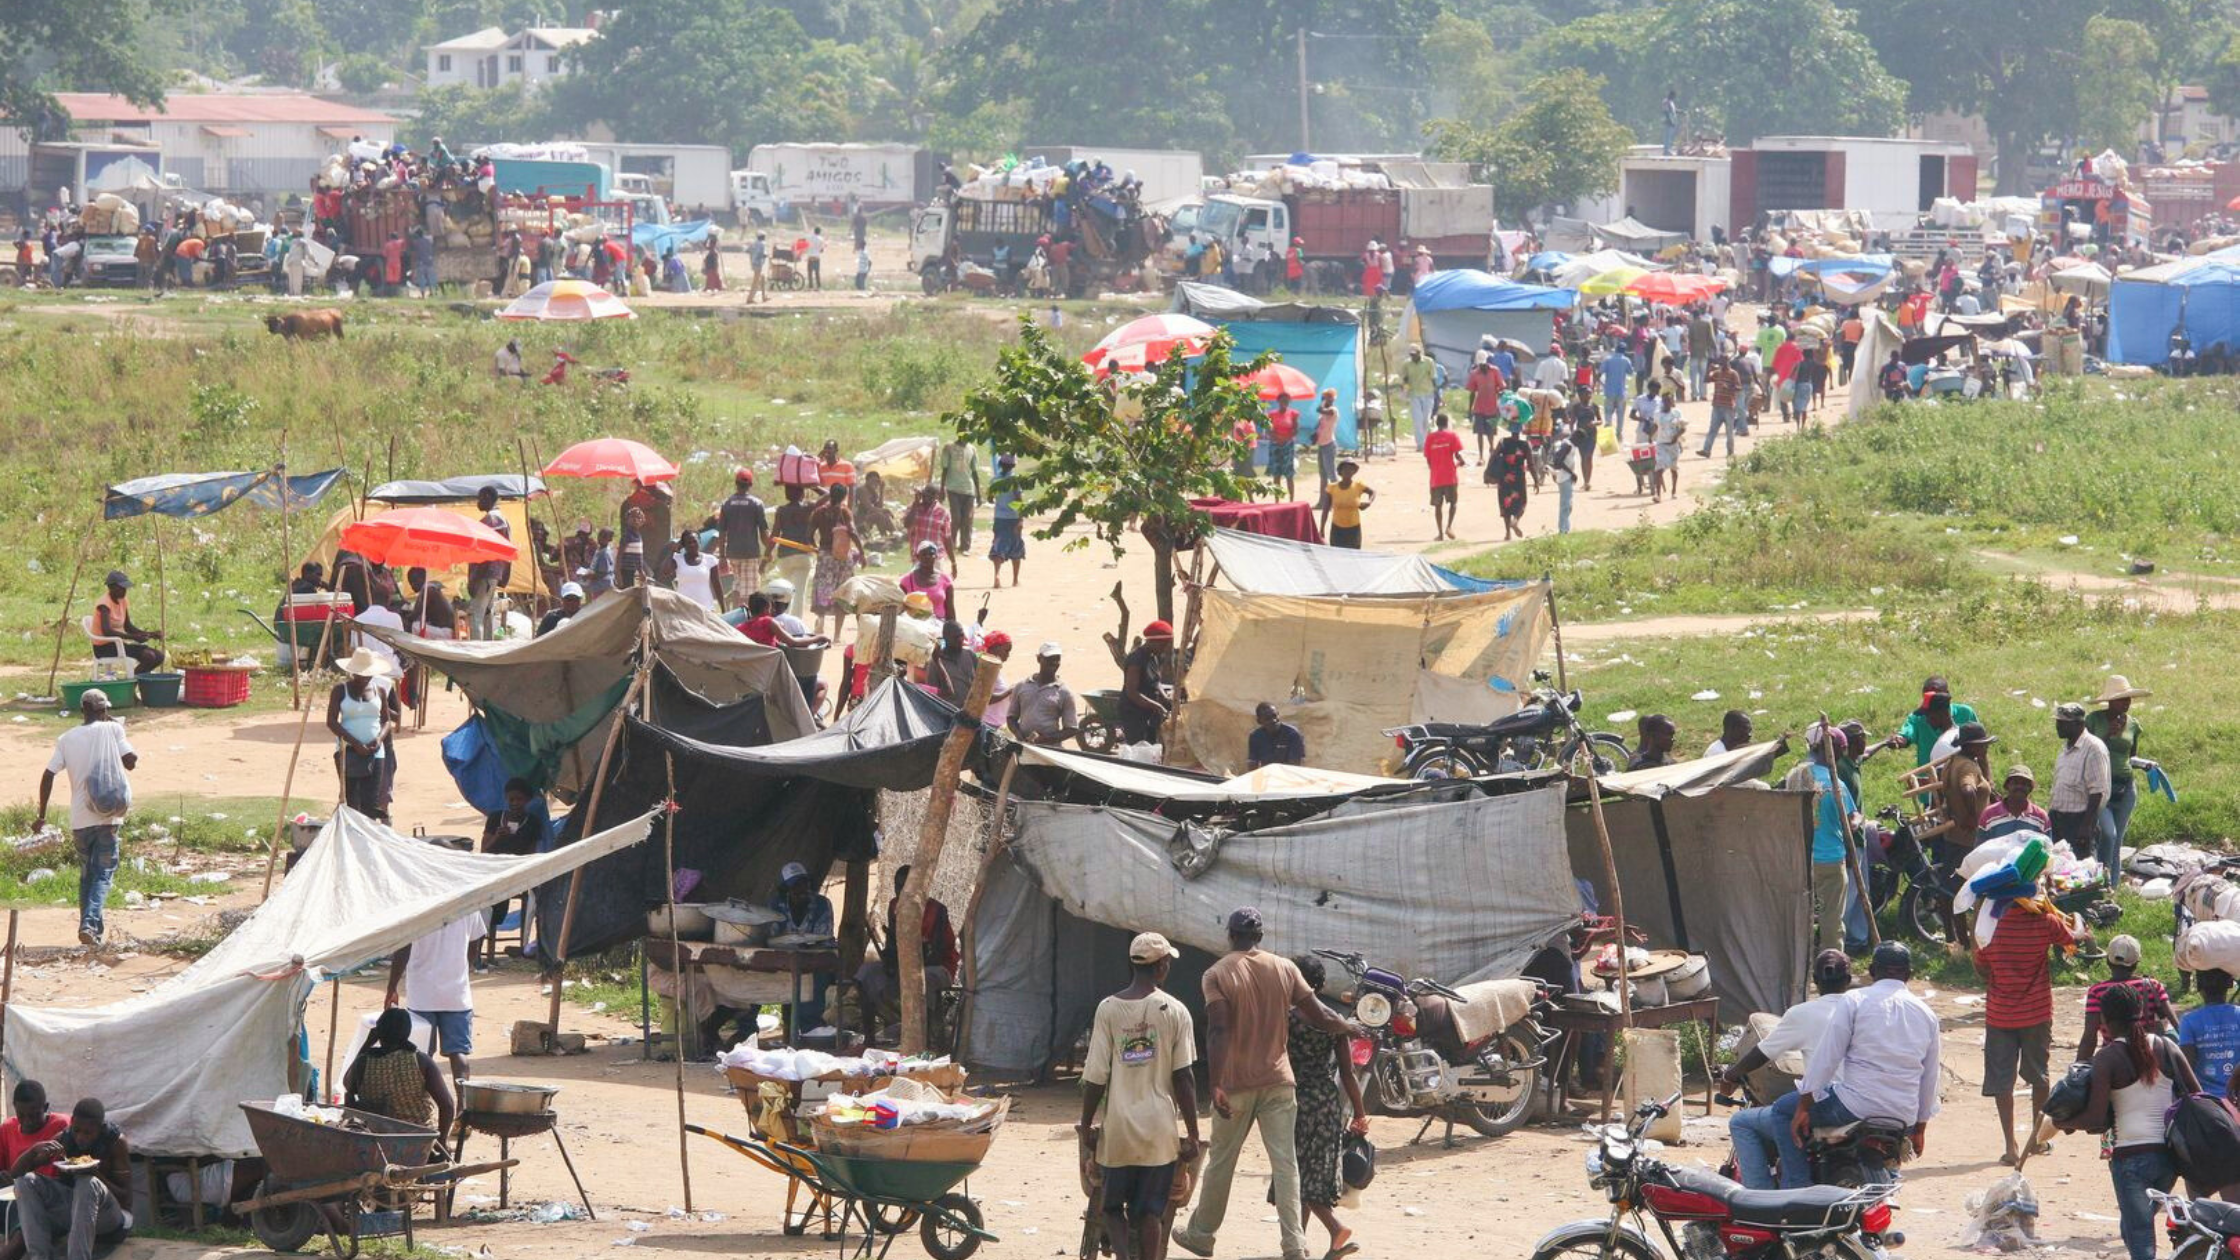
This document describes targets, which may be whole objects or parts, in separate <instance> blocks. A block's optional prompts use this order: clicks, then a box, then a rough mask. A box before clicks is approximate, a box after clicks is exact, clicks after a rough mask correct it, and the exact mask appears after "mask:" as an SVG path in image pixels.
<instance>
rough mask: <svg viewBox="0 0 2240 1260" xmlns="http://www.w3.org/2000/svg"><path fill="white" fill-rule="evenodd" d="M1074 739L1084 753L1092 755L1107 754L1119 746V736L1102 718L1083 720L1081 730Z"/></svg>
mask: <svg viewBox="0 0 2240 1260" xmlns="http://www.w3.org/2000/svg"><path fill="white" fill-rule="evenodd" d="M1074 738H1075V739H1077V740H1078V741H1079V742H1080V744H1081V747H1082V749H1083V750H1084V751H1087V752H1093V753H1109V752H1111V751H1112V750H1113V749H1114V748H1117V747H1119V745H1120V738H1119V736H1118V735H1116V734H1115V733H1114V732H1113V729H1112V727H1111V726H1110V725H1108V724H1107V723H1106V722H1105V720H1104V719H1103V718H1095V717H1093V718H1085V719H1083V721H1082V723H1081V730H1080V732H1079V734H1077V735H1076V736H1075V737H1074Z"/></svg>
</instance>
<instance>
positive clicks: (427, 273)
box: [412, 263, 436, 294]
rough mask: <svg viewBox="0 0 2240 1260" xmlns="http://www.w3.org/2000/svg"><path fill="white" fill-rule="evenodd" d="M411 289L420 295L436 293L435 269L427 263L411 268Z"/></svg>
mask: <svg viewBox="0 0 2240 1260" xmlns="http://www.w3.org/2000/svg"><path fill="white" fill-rule="evenodd" d="M412 287H413V288H415V289H418V290H420V292H421V293H422V294H429V293H434V292H435V291H436V269H435V268H434V267H433V266H432V265H430V264H428V263H418V264H415V265H414V266H413V268H412Z"/></svg>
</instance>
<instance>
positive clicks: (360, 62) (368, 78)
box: [334, 52, 394, 95]
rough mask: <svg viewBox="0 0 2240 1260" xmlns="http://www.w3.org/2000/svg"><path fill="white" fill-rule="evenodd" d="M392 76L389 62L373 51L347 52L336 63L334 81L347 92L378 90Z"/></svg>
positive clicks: (360, 92) (363, 92) (362, 92)
mask: <svg viewBox="0 0 2240 1260" xmlns="http://www.w3.org/2000/svg"><path fill="white" fill-rule="evenodd" d="M392 77H394V75H393V72H392V71H391V69H390V66H389V63H388V62H386V61H383V60H382V59H381V58H379V57H376V56H374V55H373V54H372V53H356V52H354V53H346V54H344V55H343V58H342V60H340V61H338V62H336V63H335V65H334V81H335V82H336V83H337V84H340V85H341V87H342V90H343V91H345V92H356V93H359V94H361V95H363V94H365V93H368V92H378V91H380V90H381V89H382V87H383V86H384V85H385V84H387V83H388V82H389V80H390V79H391V78H392Z"/></svg>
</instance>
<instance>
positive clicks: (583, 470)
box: [544, 437, 677, 482]
mask: <svg viewBox="0 0 2240 1260" xmlns="http://www.w3.org/2000/svg"><path fill="white" fill-rule="evenodd" d="M544 475H545V476H547V477H635V478H637V479H638V480H639V481H646V482H653V481H672V480H675V478H676V475H677V466H676V465H675V464H672V463H670V462H669V461H668V460H666V459H663V458H662V457H661V453H660V452H659V451H656V450H654V449H653V448H652V447H650V446H647V445H646V444H645V443H643V442H633V441H631V440H630V439H629V438H612V437H609V438H593V439H591V440H590V441H588V442H578V443H576V444H575V445H574V446H571V447H569V448H568V449H567V450H564V451H562V452H560V453H559V454H558V455H556V456H554V457H553V459H552V462H551V463H549V464H546V465H545V466H544Z"/></svg>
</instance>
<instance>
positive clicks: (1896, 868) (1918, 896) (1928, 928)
mask: <svg viewBox="0 0 2240 1260" xmlns="http://www.w3.org/2000/svg"><path fill="white" fill-rule="evenodd" d="M1860 838H1861V839H1862V840H1863V841H1865V843H1866V849H1867V858H1868V862H1869V869H1868V874H1867V892H1868V899H1869V901H1870V902H1872V904H1873V905H1874V908H1875V911H1876V913H1878V914H1879V913H1880V912H1881V911H1882V909H1883V908H1884V907H1885V906H1887V905H1888V904H1889V902H1890V900H1891V898H1893V897H1896V898H1897V900H1898V923H1899V925H1900V926H1901V927H1903V928H1904V929H1905V930H1906V931H1908V932H1910V933H1912V934H1913V935H1914V936H1915V937H1916V938H1917V939H1919V940H1922V941H1926V942H1928V943H1929V944H1932V945H1941V944H1943V943H1944V942H1945V941H1946V939H1947V938H1948V937H1949V936H1950V933H1949V932H1948V931H1947V930H1946V920H1947V918H1948V917H1949V915H1950V914H1951V911H1952V899H1953V898H1954V897H1955V896H1957V895H1958V894H1959V892H1960V885H1961V884H1962V882H1963V881H1962V880H1961V878H1960V870H1959V867H1958V866H1956V865H1954V864H1952V863H1951V862H1950V861H1949V860H1940V859H1939V858H1938V857H1932V856H1931V855H1930V852H1929V846H1927V845H1924V844H1922V843H1921V842H1920V841H1919V840H1917V839H1915V838H1914V834H1913V825H1912V823H1911V822H1910V821H1908V820H1907V819H1905V818H1903V817H1902V816H1900V814H1899V812H1898V808H1897V807H1896V806H1894V805H1888V806H1884V807H1883V808H1882V809H1881V811H1879V812H1878V813H1877V814H1876V816H1875V820H1874V821H1871V822H1867V823H1865V824H1864V825H1862V826H1861V828H1860ZM1901 887H1902V888H1903V892H1900V891H1899V890H1900V888H1901ZM2053 904H2054V907H2055V908H2056V909H2058V910H2060V911H2062V912H2063V913H2065V914H2075V915H2080V916H2082V917H2083V918H2084V920H2085V922H2087V923H2089V924H2091V925H2092V926H2093V927H2096V928H2097V927H2107V926H2109V925H2110V924H2112V923H2114V922H2115V921H2116V920H2118V919H2120V918H2122V917H2123V909H2122V907H2120V906H2118V905H2117V904H2116V903H2115V902H2114V901H2112V900H2110V899H2109V897H2108V890H2107V886H2106V885H2104V884H2099V883H2093V884H2086V885H2084V886H2082V887H2079V888H2073V889H2070V890H2069V891H2068V892H2065V893H2062V894H2060V895H2058V896H2056V897H2055V898H2054V899H2053Z"/></svg>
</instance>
